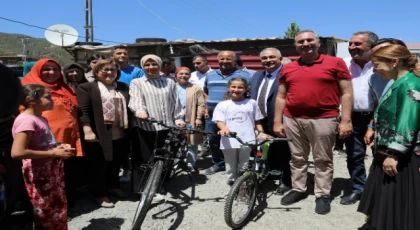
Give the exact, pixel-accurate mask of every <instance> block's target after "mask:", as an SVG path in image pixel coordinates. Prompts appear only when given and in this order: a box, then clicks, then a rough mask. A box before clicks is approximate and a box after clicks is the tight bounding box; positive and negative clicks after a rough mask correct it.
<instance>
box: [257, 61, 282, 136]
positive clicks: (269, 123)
mask: <svg viewBox="0 0 420 230" xmlns="http://www.w3.org/2000/svg"><path fill="white" fill-rule="evenodd" d="M280 70H281V69H280ZM265 73H266V71H265V70H263V71H258V72H256V73H255V74H254V76H253V77H252V80H251V98H252V99H254V100H255V101H257V102H258V100H257V98H258V90H259V88H260V85H261V83H262V81H263V80H264V77H265ZM279 76H280V74H278V75H277V76H275V79H274V83H273V85H272V86H271V88H270V89H269V90H270V91H269V93H268V98H267V118H266V122H263V126H264V130H265V132H266V133H267V134H270V135H274V131H273V125H274V114H275V108H276V97H277V91H278V87H279V84H277V82H279Z"/></svg>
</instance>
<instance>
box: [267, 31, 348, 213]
mask: <svg viewBox="0 0 420 230" xmlns="http://www.w3.org/2000/svg"><path fill="white" fill-rule="evenodd" d="M295 46H296V50H297V51H298V52H299V53H300V55H301V57H300V58H299V59H298V60H297V61H294V62H292V63H290V64H288V65H286V66H284V67H283V69H282V70H281V72H280V84H279V90H278V93H277V100H276V116H275V120H274V132H275V133H276V134H277V135H279V136H287V137H289V138H291V139H293V142H290V143H289V147H290V150H291V152H292V158H291V161H290V168H291V171H292V187H293V189H292V190H291V191H290V192H289V193H288V194H287V195H286V196H284V197H283V198H282V199H281V204H282V205H290V204H293V203H295V202H297V201H299V200H301V199H303V198H304V197H305V193H306V188H307V187H306V179H307V170H308V157H309V153H310V150H311V147H312V154H313V158H314V165H315V197H316V201H315V203H316V206H315V212H316V213H318V214H327V213H328V212H330V210H331V205H330V191H331V185H332V181H333V151H332V150H333V146H334V143H335V138H336V135H335V134H336V132H337V131H338V133H339V135H340V138H345V137H346V136H348V135H350V134H351V133H352V129H353V128H352V123H351V110H352V107H353V88H352V83H351V76H350V73H349V70H348V68H347V66H346V64H345V63H344V61H343V59H341V58H337V57H332V56H327V55H323V54H319V52H318V50H319V47H320V41H319V37H318V35H317V34H316V33H315V32H314V31H312V30H304V31H301V32H299V33H298V34H297V35H296V37H295ZM340 95H341V100H342V115H341V121H340V123H338V122H339V119H338V117H339V109H338V107H339V105H340ZM337 127H338V130H337Z"/></svg>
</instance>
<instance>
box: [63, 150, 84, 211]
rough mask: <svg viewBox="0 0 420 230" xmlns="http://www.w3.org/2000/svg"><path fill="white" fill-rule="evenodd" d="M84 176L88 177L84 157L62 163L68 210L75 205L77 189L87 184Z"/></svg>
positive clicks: (72, 158) (73, 158)
mask: <svg viewBox="0 0 420 230" xmlns="http://www.w3.org/2000/svg"><path fill="white" fill-rule="evenodd" d="M86 175H89V173H88V171H87V159H86V158H85V157H71V158H69V159H66V160H65V161H64V182H65V190H66V198H67V206H68V207H69V208H71V207H73V206H74V205H75V203H76V200H77V189H78V188H80V187H82V186H85V185H87V184H88V180H87V179H86Z"/></svg>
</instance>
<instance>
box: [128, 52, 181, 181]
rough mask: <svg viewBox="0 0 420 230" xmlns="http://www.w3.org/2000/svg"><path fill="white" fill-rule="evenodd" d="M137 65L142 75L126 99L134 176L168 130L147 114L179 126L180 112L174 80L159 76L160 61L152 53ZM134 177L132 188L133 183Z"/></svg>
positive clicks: (136, 80)
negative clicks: (131, 115)
mask: <svg viewBox="0 0 420 230" xmlns="http://www.w3.org/2000/svg"><path fill="white" fill-rule="evenodd" d="M140 64H141V68H142V69H143V70H144V72H145V74H144V76H143V77H142V78H137V79H134V80H132V81H131V83H130V102H129V104H128V107H129V108H130V109H131V111H132V112H133V113H134V115H135V117H136V118H135V121H134V127H133V130H132V132H131V133H132V136H133V138H134V140H133V141H132V142H133V156H132V163H133V165H134V172H133V173H134V177H136V172H135V171H136V168H137V169H138V167H139V166H140V165H141V164H142V163H145V162H147V161H148V160H149V159H150V157H151V155H152V153H153V150H154V147H155V146H154V144H155V140H157V142H156V143H157V144H156V147H158V148H159V147H162V146H163V144H164V142H165V139H166V136H167V134H168V130H167V129H166V128H164V127H162V126H160V125H157V124H152V123H150V122H147V121H145V119H147V118H149V117H151V118H154V119H156V120H158V121H163V122H164V123H165V124H166V125H169V126H174V125H177V126H179V127H183V126H184V125H185V123H184V121H183V115H184V114H183V111H182V107H181V104H180V101H179V98H178V91H177V88H176V83H175V82H174V81H173V80H170V79H167V78H165V77H162V76H160V69H161V67H162V60H161V59H160V58H159V57H158V56H156V55H153V54H149V55H146V56H144V57H143V58H142V59H141V61H140ZM135 183H136V178H134V184H133V185H134V188H137V186H136V184H135Z"/></svg>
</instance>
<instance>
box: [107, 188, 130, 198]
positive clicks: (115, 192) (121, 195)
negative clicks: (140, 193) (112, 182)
mask: <svg viewBox="0 0 420 230" xmlns="http://www.w3.org/2000/svg"><path fill="white" fill-rule="evenodd" d="M108 193H109V194H111V195H113V196H116V197H118V198H128V197H129V195H128V193H126V192H124V191H123V190H121V189H119V188H115V189H110V190H108Z"/></svg>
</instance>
